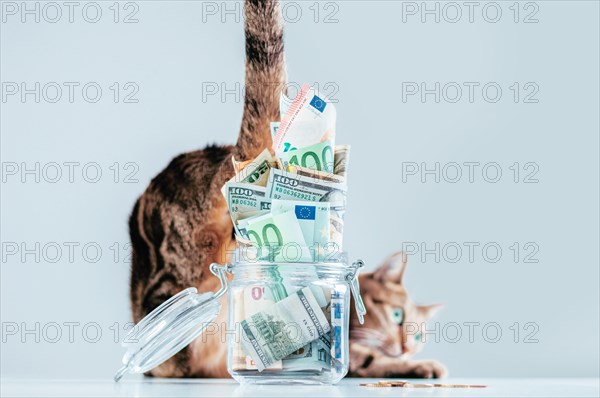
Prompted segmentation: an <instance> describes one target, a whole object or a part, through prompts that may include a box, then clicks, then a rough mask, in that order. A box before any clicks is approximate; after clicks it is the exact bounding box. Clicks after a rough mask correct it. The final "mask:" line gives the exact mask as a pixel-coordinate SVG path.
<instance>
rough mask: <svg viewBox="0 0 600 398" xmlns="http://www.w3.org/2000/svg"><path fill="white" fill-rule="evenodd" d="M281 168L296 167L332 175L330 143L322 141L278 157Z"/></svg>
mask: <svg viewBox="0 0 600 398" xmlns="http://www.w3.org/2000/svg"><path fill="white" fill-rule="evenodd" d="M279 158H280V159H281V162H282V163H283V166H284V167H286V166H288V165H296V166H302V167H305V168H307V169H312V170H317V171H325V172H328V173H333V168H334V153H333V147H332V146H331V141H323V142H319V143H317V144H314V145H309V146H307V147H304V148H299V149H294V150H291V151H287V152H283V153H281V154H280V155H279Z"/></svg>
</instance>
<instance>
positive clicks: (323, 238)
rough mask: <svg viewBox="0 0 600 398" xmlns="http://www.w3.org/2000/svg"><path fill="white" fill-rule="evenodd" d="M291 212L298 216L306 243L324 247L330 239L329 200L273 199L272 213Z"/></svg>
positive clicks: (311, 246) (311, 245)
mask: <svg viewBox="0 0 600 398" xmlns="http://www.w3.org/2000/svg"><path fill="white" fill-rule="evenodd" d="M286 212H291V213H293V214H294V215H295V216H296V220H297V221H298V225H300V229H301V230H302V235H303V236H304V241H305V243H306V244H307V245H308V246H309V247H310V248H313V247H315V245H316V247H322V246H325V245H326V244H327V243H329V239H330V235H331V234H330V231H329V228H330V225H331V224H330V221H329V218H330V213H329V202H317V203H309V202H303V201H298V200H281V199H273V200H272V201H271V214H279V213H286Z"/></svg>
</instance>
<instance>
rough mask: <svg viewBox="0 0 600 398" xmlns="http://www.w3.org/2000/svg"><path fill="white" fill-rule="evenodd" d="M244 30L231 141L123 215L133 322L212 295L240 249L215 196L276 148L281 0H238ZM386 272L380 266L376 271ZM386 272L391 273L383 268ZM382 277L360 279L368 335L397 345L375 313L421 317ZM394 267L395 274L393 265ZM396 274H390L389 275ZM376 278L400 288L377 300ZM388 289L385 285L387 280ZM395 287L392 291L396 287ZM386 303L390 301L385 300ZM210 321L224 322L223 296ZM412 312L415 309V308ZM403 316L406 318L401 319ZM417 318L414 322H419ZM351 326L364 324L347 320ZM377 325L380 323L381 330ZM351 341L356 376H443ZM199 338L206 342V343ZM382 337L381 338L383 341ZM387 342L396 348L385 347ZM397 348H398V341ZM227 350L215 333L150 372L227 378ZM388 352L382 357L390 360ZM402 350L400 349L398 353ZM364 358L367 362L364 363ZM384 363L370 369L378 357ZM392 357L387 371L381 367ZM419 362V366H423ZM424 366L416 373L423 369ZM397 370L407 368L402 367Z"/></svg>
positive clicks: (173, 173)
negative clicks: (190, 295)
mask: <svg viewBox="0 0 600 398" xmlns="http://www.w3.org/2000/svg"><path fill="white" fill-rule="evenodd" d="M244 16H245V22H244V23H245V35H246V67H245V98H244V110H243V116H242V123H241V128H240V133H239V136H238V140H237V142H236V144H235V145H223V146H217V145H209V146H208V147H206V148H204V149H203V150H197V151H194V152H189V153H185V154H182V155H179V156H177V157H175V158H174V159H173V160H172V161H171V162H170V163H169V165H168V166H167V167H166V168H165V169H164V170H163V171H162V172H160V173H159V174H158V175H157V176H156V177H155V178H154V179H152V181H151V182H150V184H149V186H148V187H147V188H146V190H145V191H144V193H143V194H142V195H141V196H140V198H139V199H138V200H137V201H136V203H135V205H134V208H133V211H132V213H131V216H130V218H129V234H130V239H131V245H132V264H131V278H130V302H131V311H132V317H133V320H134V321H135V322H136V323H137V322H139V321H140V320H141V319H142V318H143V317H144V316H146V315H147V314H148V313H150V312H151V311H152V310H153V309H154V308H156V307H157V306H158V305H160V304H161V303H163V302H164V301H165V300H167V299H168V298H169V297H171V296H173V295H174V294H176V293H178V292H179V291H181V290H183V289H185V288H188V287H190V286H193V287H196V288H197V289H198V291H200V292H207V291H216V290H217V289H218V288H219V281H218V279H217V278H215V277H214V276H213V275H212V274H211V273H210V272H209V269H208V267H209V265H210V264H211V263H213V262H217V263H221V264H224V263H226V262H228V261H229V260H230V258H229V257H228V256H227V255H224V253H231V252H232V250H233V249H234V248H235V246H236V241H235V238H234V233H233V225H232V222H231V218H230V216H229V212H228V209H227V205H226V203H225V200H224V198H223V195H222V194H221V192H220V188H221V187H222V185H223V184H224V183H225V182H226V181H228V180H229V179H230V178H231V177H232V176H233V168H232V164H231V159H232V157H235V158H236V159H237V160H249V159H253V158H255V157H256V156H257V155H258V154H259V153H260V152H261V151H262V150H263V149H264V148H270V147H271V146H272V139H271V134H270V128H269V124H270V122H271V121H273V120H279V115H280V113H279V99H280V94H281V92H282V88H284V87H285V84H286V83H287V72H286V67H285V58H284V51H283V24H282V16H281V10H280V5H279V2H278V1H265V0H246V1H245V3H244ZM383 269H385V267H384V268H382V270H383ZM387 269H389V270H391V269H392V267H391V266H389V267H387ZM378 272H379V273H377V272H376V273H375V274H373V276H374V275H380V276H381V277H380V278H379V279H378V278H375V277H373V278H367V279H365V278H363V280H364V281H365V282H364V283H365V287H366V290H364V293H363V294H365V297H366V305H367V310H368V311H369V312H368V313H367V316H366V322H365V326H364V331H365V333H373V334H377V336H376V337H379V336H388V337H389V335H390V334H393V335H394V336H395V337H389V338H390V341H393V342H396V340H397V339H398V337H397V335H398V333H399V331H398V329H400V330H401V329H402V326H398V325H397V324H392V323H390V322H382V321H381V319H379V318H380V316H377V315H376V314H378V313H380V312H381V311H384V308H387V307H389V306H390V304H393V305H398V306H401V305H404V308H405V310H406V311H407V315H412V314H413V313H415V314H417V315H420V316H423V315H426V314H425V313H423V310H414V309H415V308H420V307H413V306H412V304H410V302H409V301H408V298H407V297H406V294H405V293H404V294H403V293H402V292H403V289H402V287H401V285H399V284H395V285H394V281H393V280H390V283H386V282H385V278H383V275H385V274H384V273H382V272H383V271H381V272H380V271H378ZM390 272H391V271H390ZM390 275H392V274H390ZM377 281H378V282H379V284H380V286H378V287H377V289H387V288H390V289H392V288H393V289H396V290H393V292H391V293H393V295H396V293H398V295H397V297H396V298H395V300H396V301H397V302H396V303H393V302H392V301H384V300H382V304H379V303H378V302H376V301H373V300H374V297H378V296H374V294H375V292H371V291H370V289H369V286H372V287H373V283H377ZM388 285H389V286H388ZM394 286H395V287H394ZM387 300H392V297H388V298H387ZM221 304H222V308H221V311H220V313H219V316H218V318H217V319H216V320H215V322H216V323H217V324H219V325H221V324H223V323H224V322H225V321H226V316H227V311H228V305H227V300H225V299H223V300H221ZM413 310H414V311H413ZM407 319H408V318H407ZM419 319H420V318H419ZM352 325H353V326H352V330H354V329H356V328H360V326H357V324H356V320H355V319H353V321H352ZM378 328H379V329H378ZM354 332H355V333H354V335H355V336H357V337H355V339H354V340H355V341H356V347H363V348H361V350H364V353H363V354H361V353H362V351H360V350H358V349H357V350H353V354H352V357H353V358H357V359H355V360H354V361H355V362H356V363H355V364H351V365H352V366H351V369H352V374H355V375H360V376H365V377H366V376H370V377H377V376H378V375H380V374H394V375H403V374H410V372H413V373H415V374H421V375H423V376H439V375H442V374H443V371H442V370H443V367H440V366H437V365H435V366H434V364H433V362H432V363H431V364H430V365H423V364H421V365H417V363H416V362H415V363H412V364H413V365H414V366H412V367H410V366H405V367H402V366H401V365H400V363H405V362H406V361H403V360H402V356H397V355H396V354H398V353H399V352H400V351H399V350H398V349H397V348H392V350H391V351H389V352H386V351H385V348H386V347H388V346H387V345H383V346H378V347H372V346H369V344H367V340H366V339H365V338H361V337H360V335H357V334H356V333H357V331H356V330H354ZM203 340H204V341H203ZM386 341H387V340H386ZM390 347H392V346H390ZM394 347H395V346H394ZM226 351H227V347H226V344H225V343H224V342H222V341H221V338H220V336H219V334H213V335H208V336H204V338H203V339H196V340H195V341H194V342H193V343H191V344H190V345H189V346H188V347H186V348H184V349H183V350H181V351H180V352H179V353H177V354H176V355H175V356H174V357H172V358H170V359H169V360H167V361H166V362H164V363H163V364H161V365H160V366H158V367H156V368H154V369H152V370H151V371H149V372H148V373H147V375H149V376H156V377H229V374H228V373H227V369H226ZM387 354H389V355H388V356H386V355H387ZM402 355H404V354H402ZM369 358H373V359H372V360H371V361H370V363H367V362H369ZM376 361H377V362H380V364H379V365H377V366H375V365H376V363H375V362H376ZM387 363H389V369H390V372H388V373H386V372H385V371H384V368H385V366H383V365H384V364H387ZM419 366H420V367H419ZM428 366H429V368H428V369H429V371H419V369H421V368H427V367H428ZM401 370H406V373H402V372H401Z"/></svg>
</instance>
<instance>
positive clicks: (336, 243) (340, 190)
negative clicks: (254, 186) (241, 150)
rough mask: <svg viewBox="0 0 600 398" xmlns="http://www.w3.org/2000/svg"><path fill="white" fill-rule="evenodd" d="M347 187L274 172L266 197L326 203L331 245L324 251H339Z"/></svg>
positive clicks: (270, 178) (342, 234)
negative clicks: (328, 214)
mask: <svg viewBox="0 0 600 398" xmlns="http://www.w3.org/2000/svg"><path fill="white" fill-rule="evenodd" d="M346 191H347V187H346V184H343V183H335V182H331V181H325V180H315V179H313V178H307V177H305V176H301V175H297V174H293V173H287V172H285V171H283V170H273V171H272V172H271V174H270V175H269V182H268V184H267V187H266V193H265V194H266V196H268V197H270V198H272V199H287V200H300V201H310V202H329V209H330V218H329V221H330V224H331V226H330V229H329V232H330V242H329V245H328V247H327V248H325V249H326V250H327V251H330V252H331V251H336V252H339V251H341V248H342V240H343V236H344V215H345V213H346Z"/></svg>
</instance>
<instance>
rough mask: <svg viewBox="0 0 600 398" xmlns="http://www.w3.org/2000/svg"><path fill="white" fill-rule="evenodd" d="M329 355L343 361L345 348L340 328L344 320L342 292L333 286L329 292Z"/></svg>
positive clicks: (341, 328)
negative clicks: (330, 342)
mask: <svg viewBox="0 0 600 398" xmlns="http://www.w3.org/2000/svg"><path fill="white" fill-rule="evenodd" d="M330 310H331V318H330V319H331V341H332V344H331V357H332V358H333V360H334V361H339V362H340V363H344V361H345V354H346V352H345V350H344V346H343V337H342V330H343V325H344V321H345V317H346V314H345V306H344V294H343V292H342V291H340V290H339V289H336V288H334V289H333V290H332V292H331V308H330Z"/></svg>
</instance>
